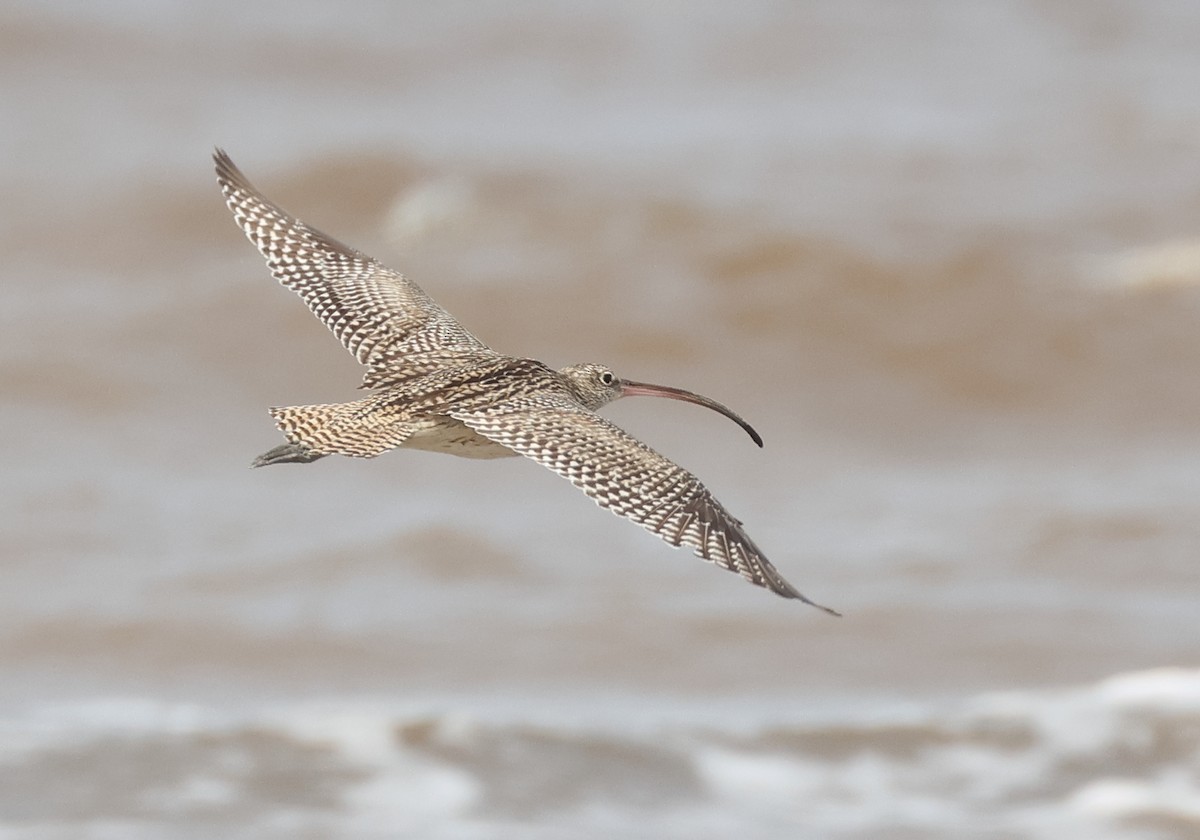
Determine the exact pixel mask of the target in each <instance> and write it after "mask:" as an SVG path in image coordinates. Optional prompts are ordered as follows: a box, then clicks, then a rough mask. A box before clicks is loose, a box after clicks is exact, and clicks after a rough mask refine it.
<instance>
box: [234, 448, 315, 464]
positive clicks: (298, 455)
mask: <svg viewBox="0 0 1200 840" xmlns="http://www.w3.org/2000/svg"><path fill="white" fill-rule="evenodd" d="M324 457H325V454H324V453H322V452H314V451H313V450H312V449H309V448H308V447H307V446H305V445H304V444H302V443H281V444H279V446H276V447H275V448H274V449H272V450H270V451H269V452H264V453H263V454H262V455H259V456H258V457H257V458H255V459H254V463H252V464H251V465H250V466H251V467H269V466H271V465H272V464H308V463H311V462H312V461H315V460H317V459H318V458H324Z"/></svg>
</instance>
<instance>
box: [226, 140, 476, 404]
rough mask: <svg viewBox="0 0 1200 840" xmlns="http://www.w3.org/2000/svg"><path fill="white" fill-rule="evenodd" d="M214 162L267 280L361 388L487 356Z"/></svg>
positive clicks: (428, 304) (457, 327)
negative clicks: (324, 335)
mask: <svg viewBox="0 0 1200 840" xmlns="http://www.w3.org/2000/svg"><path fill="white" fill-rule="evenodd" d="M213 160H214V161H215V162H216V169H217V180H218V181H219V182H220V184H221V192H222V193H223V194H224V195H225V203H226V204H227V205H228V206H229V209H230V210H232V211H233V215H234V218H235V219H236V221H237V223H238V225H239V226H240V227H241V228H242V230H243V231H244V232H245V234H246V237H247V238H248V239H249V240H250V241H251V242H252V243H254V246H255V247H256V248H258V250H259V252H260V253H261V254H262V255H263V256H264V257H265V258H266V260H267V265H268V267H269V268H270V269H271V273H272V274H273V275H275V278H276V279H277V280H278V281H279V282H280V283H282V284H283V285H284V286H286V287H287V288H289V289H291V290H292V291H294V292H296V293H297V294H299V295H300V297H301V298H302V299H303V300H304V302H305V304H307V305H308V308H309V309H311V310H312V312H313V314H314V315H316V316H317V318H319V319H320V320H321V322H322V323H324V324H325V326H327V327H329V329H330V330H332V331H333V334H334V335H336V336H337V337H338V340H340V341H341V342H342V344H343V345H345V347H346V349H347V350H349V351H350V352H351V353H352V354H353V355H354V358H356V359H358V361H359V362H360V363H361V364H364V365H367V366H368V367H369V368H370V370H369V371H368V372H367V374H366V377H365V378H364V382H363V387H370V388H374V387H380V386H381V385H382V384H386V380H389V379H392V378H403V377H405V376H407V375H413V374H417V375H419V374H420V373H424V372H427V371H428V370H434V369H437V368H438V367H441V366H444V365H445V364H447V363H449V362H450V361H451V360H459V359H469V358H472V357H475V356H478V355H479V354H485V355H490V354H491V352H492V351H491V350H490V349H489V348H488V347H487V345H485V344H484V343H483V342H481V341H480V340H479V339H477V338H476V337H475V336H473V335H471V334H470V333H469V332H467V330H466V329H464V328H463V326H462V325H461V324H459V323H458V321H456V320H455V319H454V317H453V316H451V315H450V313H448V312H447V311H446V310H444V309H442V308H441V307H440V306H438V305H437V304H436V303H435V302H434V301H433V299H432V298H430V297H429V295H427V294H425V292H424V291H423V290H422V289H421V288H420V287H419V286H417V285H416V284H415V283H413V282H412V281H410V280H408V279H407V278H405V277H404V275H402V274H399V273H397V272H395V271H392V270H391V269H390V268H388V267H387V266H384V265H381V264H379V263H377V262H376V261H375V260H373V259H371V258H370V257H368V256H367V255H366V254H362V253H359V252H358V251H356V250H354V249H353V248H350V247H349V246H346V245H343V244H342V243H341V242H338V241H337V240H336V239H334V238H333V237H331V236H327V235H326V234H324V233H321V232H320V231H319V230H316V229H314V228H311V227H309V226H308V225H306V224H304V223H303V222H301V221H299V220H297V219H295V218H293V217H292V216H289V215H288V214H287V213H286V212H284V211H283V210H282V209H280V208H279V207H278V206H277V205H275V204H274V203H272V202H271V201H268V200H267V199H266V198H264V197H263V196H262V194H261V193H259V192H258V190H257V189H255V187H254V186H253V185H252V184H251V183H250V181H249V180H247V178H246V176H245V175H243V174H242V173H241V171H240V170H239V169H238V168H237V167H236V166H234V164H233V161H232V160H230V159H229V156H228V155H227V154H225V152H223V151H221V150H220V149H218V150H217V151H216V152H215V153H214V154H213Z"/></svg>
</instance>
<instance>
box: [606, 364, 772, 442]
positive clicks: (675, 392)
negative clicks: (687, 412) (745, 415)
mask: <svg viewBox="0 0 1200 840" xmlns="http://www.w3.org/2000/svg"><path fill="white" fill-rule="evenodd" d="M621 396H622V397H666V398H667V399H670V400H682V401H683V402H690V403H695V404H696V405H702V406H704V407H705V408H711V409H712V410H713V411H716V412H718V413H720V414H724V415H725V416H726V417H728V418H729V419H730V420H732V421H733V422H734V423H737V424H738V425H739V426H741V427H742V428H743V429H745V431H746V434H748V435H750V439H751V440H753V441H754V442H755V443H757V444H758V445H759V447H760V448H761V447H762V445H763V441H762V438H761V437H759V434H758V432H756V431H754V427H753V426H751V425H750V424H749V423H747V422H746V421H745V420H743V419H742V418H741V417H738V416H737V414H735V413H734V412H733V411H731V410H730V409H729V408H727V407H725V406H723V405H721V404H720V403H719V402H717V401H716V400H710V399H709V398H708V397H702V396H700V395H699V394H693V393H692V392H691V391H685V390H683V389H682V388H669V387H667V386H666V385H650V384H648V383H646V382H629V381H627V380H621Z"/></svg>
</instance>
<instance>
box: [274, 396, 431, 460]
mask: <svg viewBox="0 0 1200 840" xmlns="http://www.w3.org/2000/svg"><path fill="white" fill-rule="evenodd" d="M381 408H383V406H381V405H380V401H379V398H378V396H374V397H367V398H366V399H361V400H355V401H354V402H348V403H333V404H330V405H292V406H285V407H283V408H272V409H271V416H272V417H274V418H275V425H276V426H277V427H278V428H279V430H280V431H281V432H283V433H284V435H286V436H287V439H288V440H289V441H291V442H292V443H294V444H300V445H302V446H304V447H305V448H306V449H307V450H309V451H310V452H312V453H313V454H316V455H350V456H352V457H355V458H374V457H375V456H376V455H379V454H380V453H382V452H386V451H387V450H389V449H393V448H395V447H397V446H399V445H400V444H402V443H404V441H405V440H406V439H407V438H408V436H409V435H411V434H412V428H411V426H409V425H408V424H406V423H403V422H400V421H399V420H398V419H397V418H396V417H395V416H394V414H393V413H392V412H390V411H387V410H380V409H381Z"/></svg>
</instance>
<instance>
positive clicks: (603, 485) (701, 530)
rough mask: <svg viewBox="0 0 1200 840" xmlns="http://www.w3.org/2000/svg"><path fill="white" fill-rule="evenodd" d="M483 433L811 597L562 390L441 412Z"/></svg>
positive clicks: (617, 506) (663, 528) (672, 536)
mask: <svg viewBox="0 0 1200 840" xmlns="http://www.w3.org/2000/svg"><path fill="white" fill-rule="evenodd" d="M446 413H447V414H449V415H450V416H452V417H454V418H455V419H457V420H459V421H461V422H462V423H464V424H465V425H467V426H469V427H470V428H472V429H474V430H475V431H476V432H478V433H479V434H481V435H483V436H484V437H486V438H488V439H490V440H493V441H495V442H496V443H499V444H502V445H504V446H507V447H508V448H509V449H512V450H513V451H515V452H518V453H520V454H521V455H524V456H526V457H527V458H531V459H532V460H534V461H537V462H538V463H539V464H541V465H542V466H544V467H547V468H549V469H551V470H553V471H554V472H556V473H558V474H559V475H561V476H563V477H564V478H567V479H569V480H570V481H571V483H572V484H574V485H575V486H576V487H578V488H580V489H581V490H583V492H584V493H587V494H588V495H589V496H591V497H592V498H593V499H594V500H595V501H596V503H597V504H599V505H600V506H601V507H604V508H608V509H609V510H611V511H612V512H613V513H615V514H617V515H618V516H623V517H625V518H627V519H632V520H633V521H634V522H636V523H637V524H639V525H641V526H642V527H643V528H645V529H646V530H648V531H651V532H653V533H655V534H658V536H660V537H662V538H663V539H664V540H666V541H667V542H669V543H671V544H672V545H675V546H679V545H687V546H690V547H692V548H694V549H695V550H696V555H697V556H699V557H702V558H704V559H705V560H708V561H710V562H712V563H716V564H717V565H718V566H720V567H721V568H723V569H728V570H730V571H732V572H737V573H738V574H740V575H741V576H742V577H744V578H746V580H748V581H750V582H751V583H753V584H756V585H758V586H763V587H766V588H767V589H770V590H771V591H772V592H774V593H776V594H777V595H781V596H783V597H784V598H796V599H799V600H801V601H803V602H804V603H806V604H811V605H812V606H814V607H818V608H820V609H823V610H825V611H826V612H829V613H833V614H834V615H837V614H838V613H836V612H835V611H834V610H831V609H829V608H828V607H823V606H821V605H820V604H817V603H814V602H813V601H810V600H809V599H808V598H806V597H805V596H804V595H802V594H800V593H799V592H798V591H796V589H795V588H794V587H793V586H792V585H791V584H789V583H788V582H787V581H786V580H784V579H783V576H782V575H781V574H779V571H778V570H777V569H776V568H775V567H774V566H773V565H771V562H770V561H769V560H767V558H766V557H764V556H763V553H762V551H761V550H760V549H759V548H758V546H756V545H755V544H754V542H753V541H752V540H751V539H750V537H749V536H747V534H746V532H745V531H744V530H742V523H741V522H740V521H738V520H737V519H735V518H734V517H733V516H731V515H730V514H729V512H728V511H727V510H725V508H724V507H722V506H721V503H720V502H718V501H717V500H716V499H715V498H713V495H712V494H711V493H710V492H708V489H707V488H705V486H704V485H703V484H701V483H700V480H699V479H698V478H696V476H694V475H692V474H691V473H690V472H688V471H687V470H685V469H683V468H682V467H680V466H679V465H677V464H675V463H674V462H672V461H670V460H669V459H667V458H665V457H663V456H662V455H660V454H659V453H657V452H655V451H654V450H653V449H651V448H650V447H648V446H646V445H645V444H644V443H642V442H641V441H639V440H637V439H636V438H634V437H633V436H632V435H630V434H628V433H627V432H625V431H623V430H622V429H621V428H619V427H618V426H616V425H614V424H612V423H610V422H609V421H607V420H605V419H604V418H603V417H601V416H600V415H598V414H596V413H594V412H591V411H588V410H587V409H585V408H583V407H582V406H580V405H578V404H577V403H575V402H574V401H573V400H571V399H570V398H569V397H568V396H567V395H566V394H558V393H555V392H554V391H541V392H539V393H535V394H529V395H526V396H521V397H517V398H515V399H512V400H509V401H506V402H503V403H500V404H498V405H495V406H494V407H491V408H484V409H476V410H456V409H454V408H452V407H451V408H449V409H448V410H447V412H446Z"/></svg>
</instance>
